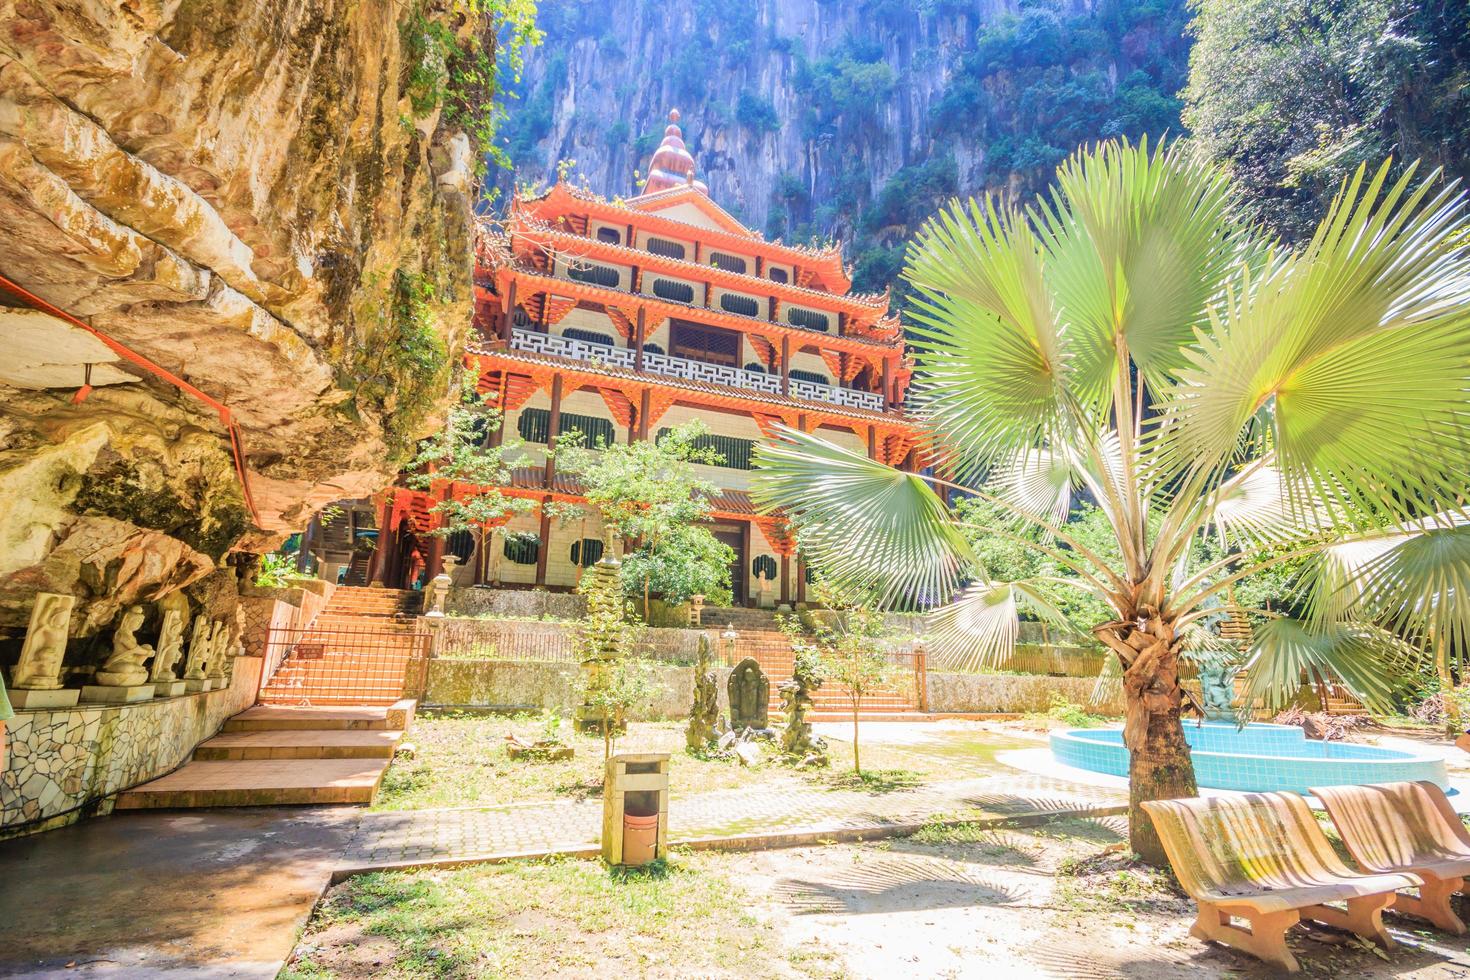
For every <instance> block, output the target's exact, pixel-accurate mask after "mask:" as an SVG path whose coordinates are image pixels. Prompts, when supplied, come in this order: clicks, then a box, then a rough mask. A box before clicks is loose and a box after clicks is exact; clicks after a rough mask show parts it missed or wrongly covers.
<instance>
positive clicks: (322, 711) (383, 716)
mask: <svg viewBox="0 0 1470 980" xmlns="http://www.w3.org/2000/svg"><path fill="white" fill-rule="evenodd" d="M414 704H415V703H414V702H413V701H400V702H398V703H396V704H393V705H391V706H387V707H354V708H316V707H311V708H302V707H279V706H272V705H256V706H255V707H253V708H249V709H247V710H245V711H242V712H241V713H240V714H238V715H236V716H235V717H233V718H231V719H230V720H229V721H227V722H225V725H224V728H223V729H222V730H221V731H220V733H219V734H218V735H216V736H215V737H214V738H211V739H209V740H208V741H206V742H203V743H201V744H200V745H199V747H198V748H196V749H195V750H194V757H193V759H192V760H191V761H190V762H188V763H186V764H185V765H183V766H181V767H180V768H178V769H175V770H174V771H173V772H171V773H169V774H168V775H167V776H162V777H160V778H158V779H155V780H153V781H151V782H147V783H144V784H143V785H141V786H137V787H134V788H133V789H130V790H127V791H126V792H124V793H122V794H121V795H119V796H118V798H117V803H116V808H117V809H119V810H149V809H158V808H163V807H171V808H172V807H215V806H282V805H322V804H354V803H357V804H367V803H371V802H372V801H373V798H374V797H375V796H376V795H377V792H378V786H379V785H380V784H381V783H382V781H383V774H384V773H385V772H387V771H388V764H389V763H390V762H391V761H392V760H393V752H394V750H395V749H396V748H397V746H398V740H399V739H401V738H402V737H403V730H404V729H405V728H407V727H408V723H409V722H410V721H411V720H412V719H413V711H414Z"/></svg>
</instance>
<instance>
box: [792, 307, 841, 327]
mask: <svg viewBox="0 0 1470 980" xmlns="http://www.w3.org/2000/svg"><path fill="white" fill-rule="evenodd" d="M786 320H787V322H788V323H790V324H791V325H792V326H794V327H801V328H802V329H803V330H819V331H821V332H822V333H827V332H828V330H829V329H830V327H831V325H832V318H831V317H829V316H828V315H827V314H825V313H819V312H817V311H816V310H807V309H803V308H801V307H800V306H792V307H790V308H788V309H787V311H786Z"/></svg>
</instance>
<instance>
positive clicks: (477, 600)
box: [445, 586, 587, 619]
mask: <svg viewBox="0 0 1470 980" xmlns="http://www.w3.org/2000/svg"><path fill="white" fill-rule="evenodd" d="M445 609H446V611H447V612H448V613H449V615H451V616H470V617H473V616H520V617H524V618H527V619H581V618H582V617H583V616H585V615H587V600H586V599H584V598H582V597H581V596H579V595H574V594H571V593H567V592H545V591H542V590H539V589H495V588H489V587H477V586H469V587H468V588H457V589H450V590H449V600H448V602H446V603H445Z"/></svg>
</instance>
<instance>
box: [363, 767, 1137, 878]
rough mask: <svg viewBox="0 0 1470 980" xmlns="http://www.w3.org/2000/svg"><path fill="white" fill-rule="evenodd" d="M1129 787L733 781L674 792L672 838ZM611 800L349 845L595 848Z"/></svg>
mask: <svg viewBox="0 0 1470 980" xmlns="http://www.w3.org/2000/svg"><path fill="white" fill-rule="evenodd" d="M1126 803H1127V793H1126V791H1125V792H1124V793H1121V794H1120V793H1118V792H1116V791H1114V790H1111V789H1104V788H1100V787H1096V786H1086V785H1083V784H1081V783H1072V782H1065V781H1062V780H1057V779H1049V778H1047V777H1044V776H1032V775H1028V774H1026V773H1021V772H1016V773H1013V774H1009V775H996V776H987V777H984V778H979V779H960V780H953V781H949V782H940V783H929V784H927V785H924V786H921V787H919V788H916V789H911V790H903V789H897V790H892V791H890V792H886V793H876V792H867V791H861V790H846V789H841V790H839V789H822V788H819V787H814V788H812V789H798V790H790V789H783V790H782V791H781V792H760V791H758V790H749V789H740V790H725V791H721V792H717V793H703V794H700V795H698V796H693V797H685V798H682V799H679V798H675V799H674V800H673V801H672V802H671V803H670V804H669V841H670V843H672V844H684V843H700V842H705V841H708V840H711V839H723V838H732V837H744V836H750V837H754V838H758V840H756V841H752V842H751V843H753V844H761V843H767V844H769V843H774V842H775V841H772V840H770V838H773V837H775V838H780V837H790V836H795V835H810V834H816V835H821V834H828V833H839V832H852V831H859V830H873V831H882V830H884V829H892V828H893V827H895V826H904V825H914V824H923V823H928V822H930V821H933V820H959V819H964V820H980V819H998V818H1016V817H1028V816H1043V815H1048V814H1055V813H1062V812H1085V813H1113V812H1120V810H1121V808H1123V807H1124V806H1125V804H1126ZM601 819H602V803H601V801H597V800H589V801H587V802H582V803H569V802H564V803H542V804H530V805H517V804H512V805H507V806H492V807H469V808H459V809H449V810H406V811H400V812H395V813H365V814H363V816H362V819H361V820H360V821H359V822H358V825H357V832H356V833H355V834H354V835H353V837H352V840H351V841H350V842H349V844H348V846H347V850H346V853H345V855H344V858H343V863H344V865H345V866H347V867H350V868H352V869H354V870H359V869H366V868H374V867H392V866H396V865H403V864H410V865H412V864H432V863H436V862H445V863H450V862H454V861H461V860H473V859H483V858H488V857H492V856H494V855H497V854H518V853H526V852H532V853H535V852H553V851H556V852H562V851H566V852H579V851H584V850H589V849H595V848H596V847H597V844H598V840H599V835H600V833H601Z"/></svg>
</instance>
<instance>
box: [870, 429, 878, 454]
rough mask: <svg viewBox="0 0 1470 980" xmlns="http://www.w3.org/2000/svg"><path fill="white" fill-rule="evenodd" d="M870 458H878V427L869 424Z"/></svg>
mask: <svg viewBox="0 0 1470 980" xmlns="http://www.w3.org/2000/svg"><path fill="white" fill-rule="evenodd" d="M868 458H869V459H877V458H878V427H877V426H876V425H870V426H868Z"/></svg>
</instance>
